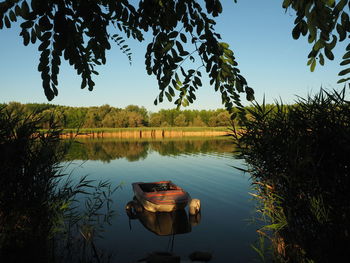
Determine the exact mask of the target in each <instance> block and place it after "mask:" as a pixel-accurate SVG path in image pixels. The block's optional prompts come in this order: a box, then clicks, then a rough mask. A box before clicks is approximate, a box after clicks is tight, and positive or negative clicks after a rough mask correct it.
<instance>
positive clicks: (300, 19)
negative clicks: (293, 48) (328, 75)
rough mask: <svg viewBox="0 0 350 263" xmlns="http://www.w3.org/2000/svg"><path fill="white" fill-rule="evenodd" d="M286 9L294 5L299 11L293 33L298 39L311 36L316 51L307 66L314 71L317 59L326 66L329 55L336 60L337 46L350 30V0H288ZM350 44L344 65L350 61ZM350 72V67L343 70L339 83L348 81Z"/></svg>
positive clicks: (285, 0) (286, 0)
mask: <svg viewBox="0 0 350 263" xmlns="http://www.w3.org/2000/svg"><path fill="white" fill-rule="evenodd" d="M283 8H285V9H286V10H287V9H288V8H292V9H294V10H295V11H296V19H295V21H294V24H295V26H294V29H293V31H292V36H293V38H294V39H298V38H299V37H300V36H301V35H302V36H307V38H308V42H309V43H310V44H311V45H312V50H311V51H310V53H309V55H308V62H307V65H308V66H310V70H311V71H314V70H315V67H316V64H317V61H318V63H319V64H320V65H324V63H325V57H326V58H327V59H329V60H334V54H333V49H334V47H335V46H336V45H337V44H338V42H342V41H344V40H345V41H346V39H348V37H349V32H350V19H349V8H350V2H349V1H348V0H338V1H336V0H322V1H317V0H315V1H308V0H284V1H283ZM349 58H350V44H348V45H347V46H346V50H345V54H344V55H343V61H342V62H341V63H340V65H341V66H347V65H348V64H349V63H350V59H349ZM349 72H350V68H348V66H347V67H346V68H345V69H343V70H341V71H340V72H339V76H341V77H342V79H340V80H339V81H338V83H342V82H345V81H348V80H349V79H350V78H349V77H346V75H347V74H348V73H349Z"/></svg>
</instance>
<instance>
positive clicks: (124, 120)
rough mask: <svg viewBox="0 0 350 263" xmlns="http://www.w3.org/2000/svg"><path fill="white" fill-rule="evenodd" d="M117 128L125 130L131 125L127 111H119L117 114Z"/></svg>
mask: <svg viewBox="0 0 350 263" xmlns="http://www.w3.org/2000/svg"><path fill="white" fill-rule="evenodd" d="M114 118H115V127H119V128H125V127H128V125H129V117H128V112H127V111H126V110H121V111H118V112H117V113H116V114H115V117H114Z"/></svg>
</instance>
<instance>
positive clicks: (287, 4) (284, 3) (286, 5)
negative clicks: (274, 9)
mask: <svg viewBox="0 0 350 263" xmlns="http://www.w3.org/2000/svg"><path fill="white" fill-rule="evenodd" d="M291 3H292V0H284V1H283V4H282V7H283V8H287V7H288V6H290V4H291Z"/></svg>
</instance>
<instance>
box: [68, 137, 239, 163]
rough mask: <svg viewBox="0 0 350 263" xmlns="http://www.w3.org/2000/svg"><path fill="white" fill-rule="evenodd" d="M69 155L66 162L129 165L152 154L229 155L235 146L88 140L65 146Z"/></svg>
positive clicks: (196, 141)
mask: <svg viewBox="0 0 350 263" xmlns="http://www.w3.org/2000/svg"><path fill="white" fill-rule="evenodd" d="M63 147H65V149H66V152H67V155H66V157H65V158H66V161H71V160H99V161H103V162H110V161H111V160H115V159H121V158H125V159H127V160H128V161H129V162H134V161H139V160H143V159H145V158H146V157H147V155H148V153H149V152H151V151H155V152H158V153H159V154H160V155H162V156H169V155H170V156H178V155H184V154H194V153H212V152H215V153H227V152H232V149H233V144H232V143H231V141H230V139H229V138H227V137H222V138H218V139H214V140H213V139H204V138H195V139H193V138H191V139H190V138H189V139H181V140H161V141H146V140H134V141H132V140H128V141H125V140H116V139H113V140H109V139H85V140H77V141H75V142H73V143H72V142H68V141H65V142H63Z"/></svg>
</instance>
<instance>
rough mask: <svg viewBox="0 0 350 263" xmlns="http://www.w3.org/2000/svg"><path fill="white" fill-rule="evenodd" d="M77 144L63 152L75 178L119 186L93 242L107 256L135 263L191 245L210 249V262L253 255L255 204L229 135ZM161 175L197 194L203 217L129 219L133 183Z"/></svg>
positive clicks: (187, 250) (190, 249)
mask: <svg viewBox="0 0 350 263" xmlns="http://www.w3.org/2000/svg"><path fill="white" fill-rule="evenodd" d="M79 142H80V143H74V144H73V145H72V146H71V148H70V150H69V152H68V154H67V156H66V162H67V163H68V162H71V164H70V165H69V169H71V170H72V173H73V177H74V178H80V177H81V176H83V175H89V178H90V179H94V180H106V179H108V180H110V181H111V182H112V183H113V184H115V185H117V184H122V188H121V189H118V190H117V191H116V192H115V194H114V197H113V206H114V208H115V209H116V211H117V215H116V216H115V217H114V218H113V220H112V224H111V225H110V226H106V228H105V232H103V233H102V238H100V239H98V240H97V242H96V245H97V247H98V248H102V249H103V250H105V251H107V253H111V254H112V255H113V260H112V262H136V261H137V260H138V259H140V258H144V257H145V256H146V255H147V254H148V253H150V252H154V251H172V252H173V253H174V254H176V255H178V256H181V258H182V259H187V258H188V255H189V254H191V253H192V252H194V251H208V252H211V253H212V255H213V258H212V260H211V261H210V262H251V261H253V260H254V259H256V257H257V256H256V254H255V252H254V251H253V249H252V248H251V244H253V243H254V242H255V240H256V229H257V226H256V225H255V224H252V223H251V222H250V220H251V219H252V217H253V215H254V202H253V201H252V200H251V197H250V195H249V194H248V192H250V184H251V181H250V179H249V176H248V175H245V174H243V173H242V172H241V171H239V170H237V169H235V168H233V167H232V166H238V167H243V166H244V162H243V161H242V160H238V159H235V158H234V154H233V150H234V146H233V144H232V141H231V140H230V139H227V138H193V139H192V138H181V139H163V140H121V139H119V140H118V139H88V140H79ZM160 180H172V181H173V182H174V183H175V184H177V185H179V186H181V187H182V188H184V189H185V190H186V191H187V192H189V194H190V195H191V197H192V198H198V199H200V200H201V214H200V218H199V217H198V218H196V220H194V221H193V220H192V221H191V220H190V219H189V217H188V214H186V213H181V212H180V213H178V214H176V215H172V216H169V215H166V214H165V215H164V214H161V215H159V216H157V215H155V214H152V213H148V214H147V213H146V214H143V215H142V217H140V218H139V219H133V220H130V219H129V218H128V216H127V214H126V213H125V205H126V204H127V203H128V202H129V201H130V200H132V198H133V192H132V187H131V183H133V182H138V181H143V182H152V181H160ZM186 212H187V209H186ZM174 220H175V221H176V222H175V223H174ZM174 224H176V225H177V227H174ZM169 226H172V228H171V229H170V230H171V231H173V232H175V234H174V235H171V232H169ZM175 228H176V229H175ZM174 229H175V230H174ZM167 234H170V235H167Z"/></svg>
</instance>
